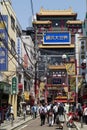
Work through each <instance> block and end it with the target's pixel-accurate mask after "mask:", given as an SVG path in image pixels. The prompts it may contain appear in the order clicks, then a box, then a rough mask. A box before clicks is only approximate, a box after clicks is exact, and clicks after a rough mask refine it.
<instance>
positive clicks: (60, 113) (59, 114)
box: [57, 103, 65, 128]
mask: <svg viewBox="0 0 87 130" xmlns="http://www.w3.org/2000/svg"><path fill="white" fill-rule="evenodd" d="M64 112H65V110H64V105H63V104H62V103H60V104H59V106H58V111H57V118H58V121H59V122H58V123H59V124H58V125H59V128H62V127H63V126H62V125H61V123H64Z"/></svg>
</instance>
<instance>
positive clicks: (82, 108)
mask: <svg viewBox="0 0 87 130" xmlns="http://www.w3.org/2000/svg"><path fill="white" fill-rule="evenodd" d="M22 110H23V111H25V113H26V114H29V115H31V116H32V118H33V119H35V118H36V117H37V115H40V121H41V122H40V124H41V126H43V125H44V124H45V123H48V125H49V126H53V125H54V124H58V125H59V127H62V123H64V122H65V114H66V115H67V117H68V122H69V120H75V121H76V120H78V121H81V119H83V122H84V123H85V124H87V103H84V104H83V105H81V103H78V104H74V103H71V104H69V103H57V102H55V103H42V104H39V105H37V104H34V105H33V106H26V105H24V106H23V108H22ZM11 114H12V115H13V117H14V110H13V106H12V105H11V104H9V105H8V108H7V111H6V113H5V119H6V120H10V115H11ZM81 117H82V118H81Z"/></svg>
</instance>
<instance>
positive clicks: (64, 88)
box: [33, 8, 82, 102]
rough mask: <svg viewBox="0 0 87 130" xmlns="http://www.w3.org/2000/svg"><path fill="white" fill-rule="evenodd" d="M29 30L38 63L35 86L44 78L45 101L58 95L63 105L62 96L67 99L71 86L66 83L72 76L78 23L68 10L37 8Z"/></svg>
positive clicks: (79, 27) (79, 25)
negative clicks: (32, 31)
mask: <svg viewBox="0 0 87 130" xmlns="http://www.w3.org/2000/svg"><path fill="white" fill-rule="evenodd" d="M33 27H34V28H35V36H36V39H35V43H36V44H35V45H36V46H38V49H39V51H40V56H39V57H40V60H41V62H40V61H39V63H38V66H39V67H38V69H39V70H38V71H39V73H38V80H39V85H40V83H41V81H42V79H43V77H46V79H47V80H46V85H44V87H45V88H46V89H47V94H48V95H49V96H48V95H47V99H48V100H54V99H55V98H56V97H57V96H58V97H59V96H61V98H60V99H61V101H62V102H66V101H64V100H65V99H66V97H67V99H70V95H69V94H70V88H71V87H72V86H71V84H70V80H71V79H72V77H73V75H74V76H75V66H74V65H75V34H76V33H79V34H80V35H81V34H82V21H80V20H77V13H75V12H73V10H72V9H71V8H70V9H68V10H45V9H43V8H41V10H40V12H39V13H37V14H36V20H35V21H33ZM70 66H71V67H70ZM70 68H71V70H70ZM39 87H41V86H39ZM74 87H75V86H74ZM43 93H44V89H43ZM45 96H46V95H45ZM64 96H65V98H64ZM62 98H63V100H62ZM56 100H59V98H56Z"/></svg>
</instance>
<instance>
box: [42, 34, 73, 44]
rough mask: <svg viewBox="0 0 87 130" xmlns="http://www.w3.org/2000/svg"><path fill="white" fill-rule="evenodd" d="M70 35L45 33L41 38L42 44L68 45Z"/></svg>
mask: <svg viewBox="0 0 87 130" xmlns="http://www.w3.org/2000/svg"><path fill="white" fill-rule="evenodd" d="M70 43H71V35H70V32H46V33H44V36H43V44H49V45H53V44H57V45H58V44H60V45H63V44H70Z"/></svg>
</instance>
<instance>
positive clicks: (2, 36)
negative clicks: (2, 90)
mask: <svg viewBox="0 0 87 130" xmlns="http://www.w3.org/2000/svg"><path fill="white" fill-rule="evenodd" d="M7 31H8V16H7V15H2V16H1V17H0V71H6V70H7V69H8V49H7V47H8V34H7Z"/></svg>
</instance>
